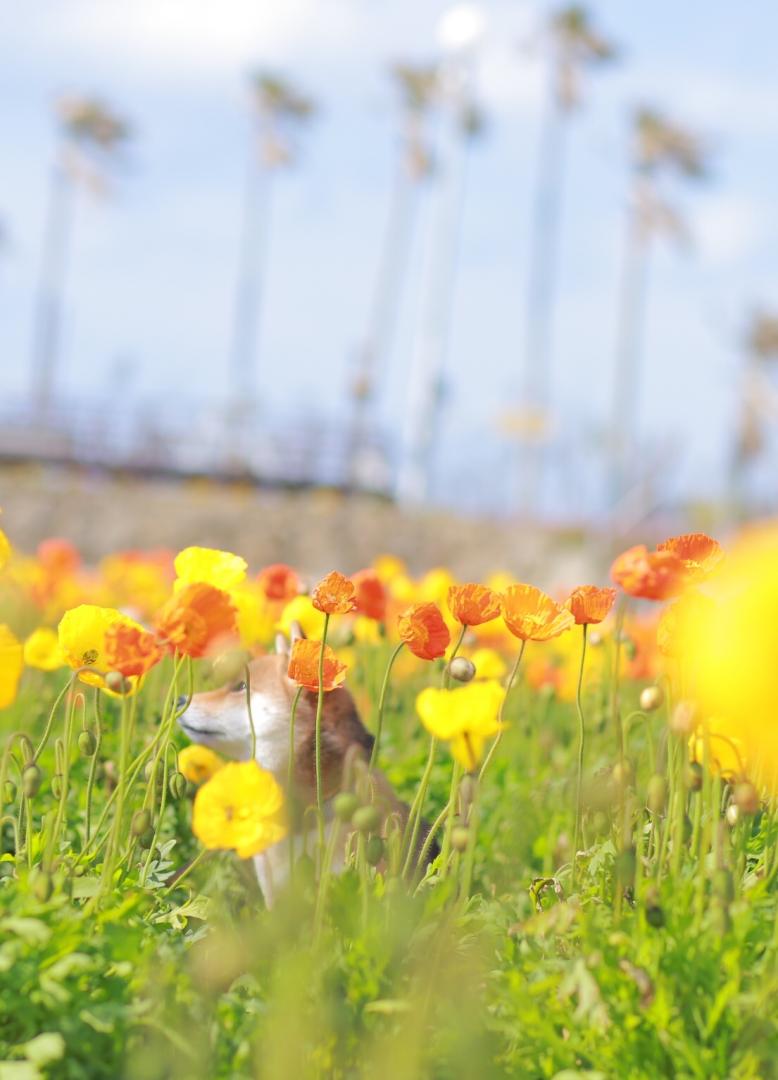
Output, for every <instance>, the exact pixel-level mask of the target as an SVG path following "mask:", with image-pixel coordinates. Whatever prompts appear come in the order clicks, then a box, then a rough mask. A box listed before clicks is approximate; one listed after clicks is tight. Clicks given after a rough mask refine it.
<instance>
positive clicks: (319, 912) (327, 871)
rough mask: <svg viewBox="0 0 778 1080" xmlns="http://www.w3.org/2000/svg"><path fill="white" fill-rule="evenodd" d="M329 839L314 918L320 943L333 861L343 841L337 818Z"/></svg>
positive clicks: (314, 932)
mask: <svg viewBox="0 0 778 1080" xmlns="http://www.w3.org/2000/svg"><path fill="white" fill-rule="evenodd" d="M331 829H332V831H331V832H330V835H329V839H328V840H327V844H326V847H325V849H324V858H323V860H322V865H321V873H320V875H319V884H318V888H317V891H316V908H315V911H314V917H313V939H314V942H318V940H319V938H320V936H321V928H322V924H323V922H324V909H325V906H326V903H327V890H328V889H329V883H330V877H331V876H332V860H333V858H334V856H335V845H336V844H337V842H338V837H340V838H341V839H342V834H341V827H340V822H339V821H338V819H337V818H333V819H332V823H331Z"/></svg>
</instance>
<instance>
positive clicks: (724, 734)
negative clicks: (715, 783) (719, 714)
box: [689, 718, 747, 780]
mask: <svg viewBox="0 0 778 1080" xmlns="http://www.w3.org/2000/svg"><path fill="white" fill-rule="evenodd" d="M707 736H708V764H709V766H710V768H711V770H712V771H713V772H715V773H718V774H719V775H720V776H722V777H723V778H724V779H725V780H742V779H745V777H746V775H747V764H746V751H745V747H744V746H743V744H742V743H741V742H740V741H739V739H738V738H737V736H735V735H733V734H732V732H731V731H728V730H727V725H726V724H725V723H723V722H722V721H721V720H718V719H716V718H714V719H712V720H710V721H709V723H708V725H707ZM689 754H690V756H691V759H692V761H698V762H699V763H700V764H701V765H702V764H703V763H704V761H705V727H704V726H702V725H701V726H700V727H698V728H697V729H696V731H694V732H693V733H692V734H691V735H690V736H689Z"/></svg>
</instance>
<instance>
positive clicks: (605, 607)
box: [565, 585, 616, 626]
mask: <svg viewBox="0 0 778 1080" xmlns="http://www.w3.org/2000/svg"><path fill="white" fill-rule="evenodd" d="M615 599H616V590H615V589H609V588H605V589H600V588H598V587H597V586H596V585H579V586H578V588H577V589H573V591H572V592H571V593H570V595H569V596H568V598H567V600H565V607H566V608H567V610H568V611H570V612H572V614H573V618H574V619H575V621H576V622H577V623H578V625H579V626H581V625H586V624H588V623H600V622H602V620H603V619H604V618H605V616H606V615H607V614H608V612H609V611H610V609H611V608H612V607H613V601H614V600H615Z"/></svg>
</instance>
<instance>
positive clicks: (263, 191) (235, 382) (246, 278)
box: [230, 139, 272, 440]
mask: <svg viewBox="0 0 778 1080" xmlns="http://www.w3.org/2000/svg"><path fill="white" fill-rule="evenodd" d="M271 193H272V169H271V168H270V167H268V166H266V165H260V166H259V167H258V166H257V160H256V153H255V146H254V140H253V139H252V140H251V141H250V144H249V154H248V160H247V167H246V179H245V188H244V196H243V227H242V231H241V237H240V253H239V260H238V279H237V284H236V289H235V310H234V319H233V329H232V347H231V353H230V366H231V383H232V385H231V392H232V401H231V412H232V415H233V419H234V421H235V423H236V425H237V426H236V428H235V429H234V432H233V434H237V435H238V438H239V440H240V437H241V436H242V435H245V433H246V432H245V429H246V426H247V423H248V420H249V418H250V414H251V409H252V405H253V402H254V401H255V399H256V367H257V355H258V348H259V318H260V312H261V302H262V282H263V277H264V274H265V268H266V266H267V259H268V250H269V244H270V225H271V218H272V214H271V205H272V204H271Z"/></svg>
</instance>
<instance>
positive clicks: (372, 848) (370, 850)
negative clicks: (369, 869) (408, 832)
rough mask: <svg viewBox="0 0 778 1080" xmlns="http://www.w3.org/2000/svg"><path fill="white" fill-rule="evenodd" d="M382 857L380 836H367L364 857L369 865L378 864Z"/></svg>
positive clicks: (382, 844) (382, 849)
mask: <svg viewBox="0 0 778 1080" xmlns="http://www.w3.org/2000/svg"><path fill="white" fill-rule="evenodd" d="M383 857H384V842H383V840H382V839H381V837H380V836H375V835H373V836H369V837H368V839H367V843H366V844H365V858H366V859H367V861H368V863H369V864H370V865H371V866H378V864H379V863H380V861H381V859H382V858H383Z"/></svg>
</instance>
